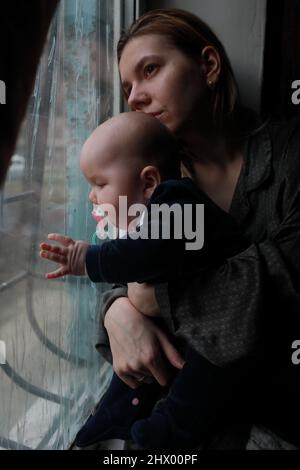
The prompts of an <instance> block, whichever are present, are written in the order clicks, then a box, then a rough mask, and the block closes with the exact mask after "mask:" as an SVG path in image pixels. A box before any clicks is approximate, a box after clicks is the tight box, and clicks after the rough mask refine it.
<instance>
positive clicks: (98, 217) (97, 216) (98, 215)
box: [92, 211, 105, 223]
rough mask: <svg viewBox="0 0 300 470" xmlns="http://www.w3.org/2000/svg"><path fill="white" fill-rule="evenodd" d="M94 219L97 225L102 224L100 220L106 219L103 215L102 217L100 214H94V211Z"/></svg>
mask: <svg viewBox="0 0 300 470" xmlns="http://www.w3.org/2000/svg"><path fill="white" fill-rule="evenodd" d="M92 217H93V219H94V220H95V221H96V222H97V223H98V222H100V220H102V219H104V218H105V217H104V216H103V215H100V214H99V213H97V212H94V211H93V212H92Z"/></svg>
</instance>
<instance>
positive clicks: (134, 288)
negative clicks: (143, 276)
mask: <svg viewBox="0 0 300 470" xmlns="http://www.w3.org/2000/svg"><path fill="white" fill-rule="evenodd" d="M128 298H129V300H130V302H131V303H132V305H133V306H134V307H135V308H136V309H137V310H139V312H141V313H143V314H144V315H147V316H149V317H157V316H159V314H160V308H159V306H158V303H157V301H156V297H155V290H154V285H153V284H148V283H146V282H143V283H138V282H130V283H128Z"/></svg>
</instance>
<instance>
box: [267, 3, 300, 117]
mask: <svg viewBox="0 0 300 470" xmlns="http://www.w3.org/2000/svg"><path fill="white" fill-rule="evenodd" d="M295 80H299V81H300V1H299V0H276V1H274V0H268V4H267V23H266V38H265V54H264V74H263V87H262V112H263V114H264V116H273V117H280V116H293V115H296V114H299V113H300V105H299V104H298V105H295V104H293V103H292V94H293V93H294V92H295V90H292V83H293V82H294V81H295ZM298 96H299V97H300V93H299V94H298Z"/></svg>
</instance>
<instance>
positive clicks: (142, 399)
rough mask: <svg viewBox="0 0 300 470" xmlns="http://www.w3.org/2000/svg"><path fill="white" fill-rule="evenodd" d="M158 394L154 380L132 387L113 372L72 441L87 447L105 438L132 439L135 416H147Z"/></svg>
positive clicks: (79, 445)
mask: <svg viewBox="0 0 300 470" xmlns="http://www.w3.org/2000/svg"><path fill="white" fill-rule="evenodd" d="M161 394H162V387H161V386H160V385H159V384H158V383H157V382H156V381H154V382H153V383H151V384H142V385H141V386H140V387H138V388H136V389H132V388H130V387H129V386H128V385H126V384H125V383H124V382H123V381H122V380H121V379H119V377H118V376H117V375H116V374H113V377H112V380H111V383H110V386H109V388H108V390H107V391H106V393H105V394H104V396H103V397H102V399H101V401H100V403H99V404H98V406H97V408H96V410H95V413H94V414H92V415H91V416H90V417H89V419H88V421H87V422H86V424H85V425H84V426H83V427H82V428H81V430H80V431H79V432H78V434H77V436H76V439H75V444H76V445H77V446H78V447H86V446H90V445H92V444H95V443H96V442H100V441H105V440H108V439H124V440H126V439H131V434H130V427H131V426H132V424H133V423H134V421H136V420H137V419H141V418H144V417H145V416H149V415H150V413H151V411H152V408H153V406H154V404H155V403H156V401H157V399H158V398H159V397H160V396H161Z"/></svg>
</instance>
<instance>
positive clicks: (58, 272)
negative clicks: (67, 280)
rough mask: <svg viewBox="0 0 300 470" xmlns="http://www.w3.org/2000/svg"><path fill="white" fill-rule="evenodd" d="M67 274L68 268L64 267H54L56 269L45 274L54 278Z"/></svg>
mask: <svg viewBox="0 0 300 470" xmlns="http://www.w3.org/2000/svg"><path fill="white" fill-rule="evenodd" d="M66 274H68V270H67V269H66V268H64V267H61V268H58V269H56V271H52V272H51V273H47V274H45V277H46V278H47V279H56V278H58V277H63V276H65V275H66Z"/></svg>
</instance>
